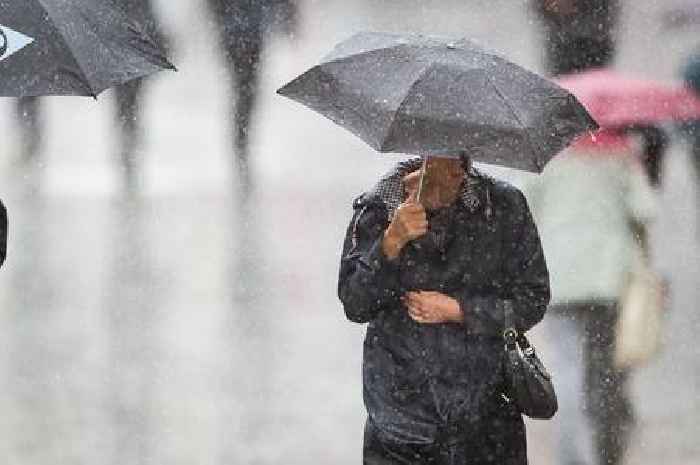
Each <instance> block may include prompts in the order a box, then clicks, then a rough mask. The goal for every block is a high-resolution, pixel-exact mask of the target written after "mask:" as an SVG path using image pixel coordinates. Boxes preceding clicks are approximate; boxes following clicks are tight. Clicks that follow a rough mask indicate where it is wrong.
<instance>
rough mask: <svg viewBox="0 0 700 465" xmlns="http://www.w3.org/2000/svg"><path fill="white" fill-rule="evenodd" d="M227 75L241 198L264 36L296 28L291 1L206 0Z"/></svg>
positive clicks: (246, 186) (246, 188) (247, 182)
mask: <svg viewBox="0 0 700 465" xmlns="http://www.w3.org/2000/svg"><path fill="white" fill-rule="evenodd" d="M207 1H208V5H209V8H210V9H211V12H212V13H213V16H214V21H215V23H216V28H217V31H218V34H219V42H220V44H221V47H222V49H223V53H224V57H225V58H226V64H227V65H228V69H229V71H230V73H231V93H232V96H231V97H232V100H233V102H232V104H233V106H232V109H231V119H232V121H231V128H232V134H231V136H232V138H233V141H232V142H233V150H232V152H233V157H234V159H235V168H236V172H237V174H238V177H239V188H240V189H239V190H240V192H241V194H242V196H243V199H245V198H246V197H247V195H248V194H249V193H250V190H251V187H252V184H251V174H250V166H249V146H250V132H249V130H250V123H251V120H252V117H253V112H254V110H255V105H256V101H257V94H258V91H259V89H258V86H259V83H260V65H261V64H260V60H261V56H262V52H263V45H264V41H265V37H266V34H267V33H268V32H270V31H271V30H273V29H280V30H282V31H283V32H285V33H287V34H293V33H294V32H295V30H296V27H297V18H298V9H297V1H295V0H256V1H250V0H207Z"/></svg>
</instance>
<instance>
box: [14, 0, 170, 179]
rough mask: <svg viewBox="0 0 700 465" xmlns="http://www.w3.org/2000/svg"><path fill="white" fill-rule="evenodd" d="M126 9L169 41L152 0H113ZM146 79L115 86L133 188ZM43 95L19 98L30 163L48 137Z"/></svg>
mask: <svg viewBox="0 0 700 465" xmlns="http://www.w3.org/2000/svg"><path fill="white" fill-rule="evenodd" d="M110 1H111V2H112V3H114V4H115V5H117V6H118V7H120V8H122V9H123V10H125V11H126V12H127V13H128V14H129V15H130V16H131V17H133V18H136V19H137V20H138V21H139V23H140V24H142V25H143V26H145V27H146V31H147V32H148V33H149V34H150V35H151V36H152V37H154V38H155V39H156V40H157V41H158V43H160V44H161V45H165V44H166V41H165V37H164V35H163V34H162V31H161V29H160V28H159V26H158V24H157V21H156V16H155V12H154V9H153V3H152V0H110ZM144 82H145V79H136V80H134V81H131V82H129V83H127V84H125V85H123V86H118V87H116V88H115V90H114V92H115V94H114V95H115V98H116V125H117V128H118V130H119V144H120V145H119V148H118V149H117V152H118V158H119V160H120V162H121V167H122V168H123V170H124V173H123V183H124V186H125V188H126V190H127V191H129V192H130V191H133V190H135V188H136V187H137V186H138V160H137V152H138V148H139V144H140V142H141V140H142V128H141V125H140V121H139V118H140V113H141V110H140V108H141V104H142V101H143V97H144V95H143V90H144ZM41 106H42V105H41V101H40V98H39V97H24V98H20V99H17V104H16V106H15V109H16V119H17V121H18V122H19V126H20V131H19V133H20V141H21V149H20V157H21V159H22V161H23V162H25V163H27V164H33V163H36V162H37V161H38V159H39V156H40V152H41V148H42V147H41V145H42V142H43V139H44V130H43V128H42V126H43V123H44V122H43V121H42V109H41Z"/></svg>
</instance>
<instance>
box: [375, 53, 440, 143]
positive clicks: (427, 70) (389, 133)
mask: <svg viewBox="0 0 700 465" xmlns="http://www.w3.org/2000/svg"><path fill="white" fill-rule="evenodd" d="M434 67H435V63H433V62H431V63H430V64H428V66H426V68H425V69H424V70H423V71H421V73H420V74H419V75H418V77H417V78H416V79H415V80H414V81H413V84H411V85H410V86H408V90H407V91H406V94H405V95H404V96H403V98H402V99H401V103H400V104H399V106H398V107H397V108H396V111H395V112H394V118H392V121H391V124H390V125H389V128H388V129H387V130H386V132H385V133H384V137H383V138H382V142H381V144H380V150H379V151H380V152H385V151H386V150H385V149H384V143H385V142H386V141H387V140H388V139H389V137H390V136H391V133H392V132H393V130H394V127H395V126H396V121H397V119H398V118H397V115H398V114H399V112H400V111H401V109H403V108H404V107H405V106H406V100H408V96H409V94H410V93H411V91H412V90H413V88H414V87H415V86H416V84H417V83H418V82H420V80H421V79H423V78H424V77H425V75H426V74H428V72H430V70H432V69H433V68H434Z"/></svg>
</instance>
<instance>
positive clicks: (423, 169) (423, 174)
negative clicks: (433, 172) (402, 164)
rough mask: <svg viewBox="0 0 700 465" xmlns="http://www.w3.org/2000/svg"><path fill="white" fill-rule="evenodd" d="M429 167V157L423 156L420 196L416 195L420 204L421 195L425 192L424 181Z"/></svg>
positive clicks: (419, 187) (419, 185)
mask: <svg viewBox="0 0 700 465" xmlns="http://www.w3.org/2000/svg"><path fill="white" fill-rule="evenodd" d="M427 165H428V155H425V156H423V166H422V167H421V169H420V182H419V183H418V194H417V195H416V201H417V202H418V203H420V195H421V193H422V192H423V180H424V179H425V170H426V168H427Z"/></svg>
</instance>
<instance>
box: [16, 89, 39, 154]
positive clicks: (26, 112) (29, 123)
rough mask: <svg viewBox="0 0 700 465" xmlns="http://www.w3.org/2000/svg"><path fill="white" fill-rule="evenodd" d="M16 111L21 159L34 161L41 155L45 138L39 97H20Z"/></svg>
mask: <svg viewBox="0 0 700 465" xmlns="http://www.w3.org/2000/svg"><path fill="white" fill-rule="evenodd" d="M16 111H17V121H18V122H19V131H20V139H21V140H20V142H21V144H22V145H21V149H20V156H21V159H22V161H24V162H30V161H34V160H36V159H37V158H38V157H39V151H40V150H41V141H42V138H43V133H42V130H41V115H40V102H39V98H38V97H24V98H20V99H18V100H17V106H16Z"/></svg>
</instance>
